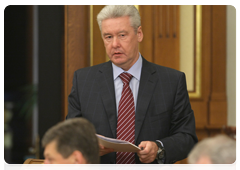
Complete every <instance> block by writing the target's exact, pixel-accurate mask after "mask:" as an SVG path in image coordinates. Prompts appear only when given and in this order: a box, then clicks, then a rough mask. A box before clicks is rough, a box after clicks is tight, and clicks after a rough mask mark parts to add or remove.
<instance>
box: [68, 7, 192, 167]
mask: <svg viewBox="0 0 240 170" xmlns="http://www.w3.org/2000/svg"><path fill="white" fill-rule="evenodd" d="M97 20H98V24H99V28H100V30H101V35H102V38H103V42H104V45H105V49H106V53H107V55H108V57H109V59H110V61H108V62H106V63H103V64H99V65H96V66H92V67H88V68H83V69H79V70H77V71H76V72H75V73H74V78H73V87H72V91H71V93H70V95H69V98H68V100H69V108H68V111H69V112H68V115H67V119H68V118H74V117H85V118H86V119H88V120H89V121H91V122H92V123H93V124H94V126H95V128H96V131H97V133H98V134H100V135H103V136H106V137H110V138H117V139H122V140H126V141H129V142H132V143H134V144H136V145H137V146H139V147H140V148H142V150H141V151H139V152H138V153H136V154H135V153H129V152H117V153H116V152H113V150H112V149H111V148H104V147H103V146H100V156H101V163H104V164H106V163H119V164H122V163H175V162H176V161H178V160H182V159H184V158H186V157H187V155H188V153H189V152H190V150H191V149H192V147H193V146H194V144H195V143H196V142H197V137H196V133H195V119H194V114H193V111H192V109H191V105H190V102H189V97H188V92H187V88H186V79H185V74H184V73H182V72H180V71H177V70H174V69H171V68H167V67H163V66H159V65H156V64H153V63H150V62H148V61H147V60H145V59H144V58H143V56H142V55H141V54H140V53H139V49H138V44H139V43H140V42H141V41H142V39H143V32H142V27H141V18H140V15H139V13H138V10H137V9H136V8H135V7H134V6H131V5H126V6H121V5H119V6H118V5H113V6H105V7H104V8H103V9H102V10H101V11H100V13H99V14H98V16H97Z"/></svg>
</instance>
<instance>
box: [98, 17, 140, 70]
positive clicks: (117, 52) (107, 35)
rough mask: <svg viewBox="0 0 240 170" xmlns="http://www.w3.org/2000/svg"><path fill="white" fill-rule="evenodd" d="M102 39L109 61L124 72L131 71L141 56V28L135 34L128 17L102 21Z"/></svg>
mask: <svg viewBox="0 0 240 170" xmlns="http://www.w3.org/2000/svg"><path fill="white" fill-rule="evenodd" d="M102 37H103V42H104V46H105V48H106V53H107V55H108V57H109V59H110V60H111V61H112V62H113V63H114V64H115V65H117V66H118V67H121V68H122V69H123V70H126V71H127V70H129V69H130V68H131V67H132V66H133V64H134V63H135V62H136V61H137V59H138V56H139V54H138V51H139V50H138V43H139V42H141V41H142V39H143V33H142V29H141V26H140V27H139V28H138V30H137V33H135V32H134V29H133V27H132V26H131V24H130V19H129V17H128V16H125V17H119V18H110V19H106V20H103V21H102Z"/></svg>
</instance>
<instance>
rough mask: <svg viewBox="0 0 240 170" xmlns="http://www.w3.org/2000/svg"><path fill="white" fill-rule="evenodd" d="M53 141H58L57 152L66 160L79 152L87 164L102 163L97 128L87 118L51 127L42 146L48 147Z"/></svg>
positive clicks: (75, 119)
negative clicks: (76, 151) (75, 152)
mask: <svg viewBox="0 0 240 170" xmlns="http://www.w3.org/2000/svg"><path fill="white" fill-rule="evenodd" d="M52 141H56V143H57V151H58V152H59V153H60V154H61V155H62V156H63V157H64V158H68V157H69V156H70V155H71V154H72V153H73V152H74V151H75V150H78V151H80V152H81V153H82V155H83V157H84V158H85V159H86V161H87V163H91V164H94V163H95V164H98V163H99V161H100V158H99V145H98V139H97V137H96V131H95V128H94V126H93V124H92V123H90V122H89V121H88V120H87V119H85V118H73V119H68V120H65V121H63V122H60V123H58V124H57V125H55V126H53V127H51V128H50V129H49V130H48V131H47V132H46V133H45V134H44V136H43V139H42V146H43V147H46V145H47V144H49V143H50V142H52Z"/></svg>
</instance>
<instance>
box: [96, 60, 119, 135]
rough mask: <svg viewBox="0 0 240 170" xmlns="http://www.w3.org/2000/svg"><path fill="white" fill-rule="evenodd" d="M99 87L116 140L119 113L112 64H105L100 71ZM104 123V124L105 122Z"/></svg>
mask: <svg viewBox="0 0 240 170" xmlns="http://www.w3.org/2000/svg"><path fill="white" fill-rule="evenodd" d="M99 73H100V74H99V81H98V82H99V86H100V91H101V92H100V93H101V97H102V101H103V105H104V108H105V110H106V113H107V116H108V120H109V125H110V127H111V131H112V134H113V137H114V138H116V128H117V113H116V102H115V101H116V99H115V90H114V82H113V71H112V64H111V62H110V61H109V62H107V63H105V64H103V67H101V68H100V69H99ZM103 123H104V122H103Z"/></svg>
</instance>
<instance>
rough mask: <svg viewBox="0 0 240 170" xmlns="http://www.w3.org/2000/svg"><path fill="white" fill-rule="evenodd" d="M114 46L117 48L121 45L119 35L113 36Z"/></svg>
mask: <svg viewBox="0 0 240 170" xmlns="http://www.w3.org/2000/svg"><path fill="white" fill-rule="evenodd" d="M112 46H113V48H117V47H119V46H120V41H119V39H118V37H114V38H113V41H112Z"/></svg>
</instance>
